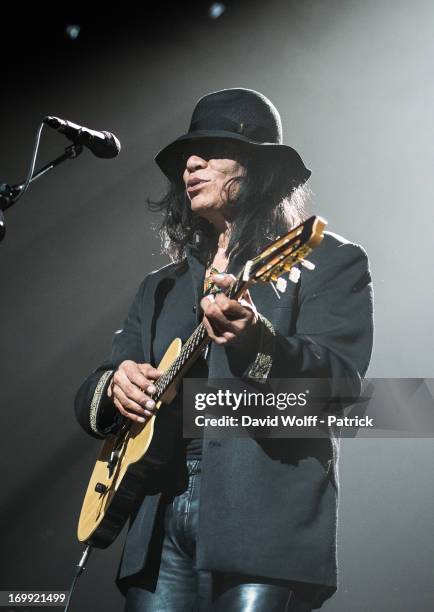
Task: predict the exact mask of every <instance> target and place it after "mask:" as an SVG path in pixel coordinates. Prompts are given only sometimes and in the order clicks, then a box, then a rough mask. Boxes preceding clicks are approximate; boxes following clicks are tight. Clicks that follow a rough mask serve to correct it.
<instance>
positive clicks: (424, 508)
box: [0, 0, 434, 612]
mask: <svg viewBox="0 0 434 612" xmlns="http://www.w3.org/2000/svg"><path fill="white" fill-rule="evenodd" d="M179 6H181V5H179ZM179 6H178V9H179ZM207 6H208V4H207V3H202V4H201V7H202V8H201V9H200V10H199V9H197V6H193V7H190V8H189V7H188V6H186V7H185V13H184V16H183V18H182V19H180V21H179V22H174V21H172V22H168V21H167V20H163V21H161V22H159V26H158V28H157V29H154V28H150V27H149V24H147V22H146V19H147V16H146V12H143V14H142V18H143V28H142V27H141V24H140V22H137V20H135V23H134V24H133V23H132V22H129V23H128V24H127V26H129V27H130V29H129V30H128V28H126V27H125V24H123V29H121V28H119V32H118V31H117V30H116V28H113V29H111V30H110V31H107V32H102V33H100V35H99V37H96V38H95V40H93V38H92V36H90V35H88V38H87V39H86V41H85V43H83V44H81V43H80V42H79V41H76V42H77V47H76V48H74V46H73V45H74V43H72V44H69V45H68V48H67V50H66V51H65V50H63V51H61V52H60V51H59V49H60V48H61V47H59V46H54V47H53V50H52V52H50V48H49V45H47V47H44V49H45V51H44V53H41V56H40V58H39V56H38V61H32V59H33V60H34V55H35V54H36V55H37V52H38V46H37V45H36V47H34V48H32V47H31V46H30V45H29V44H27V46H26V38H25V36H24V37H23V36H21V37H18V38H17V42H16V44H13V43H12V39H11V42H9V43H8V45H7V48H6V49H5V50H4V52H3V53H2V63H3V64H4V68H3V69H4V70H6V75H7V77H6V81H4V82H3V87H2V113H1V116H0V134H1V137H0V159H1V165H0V180H3V181H8V182H10V183H13V182H16V181H18V180H20V179H21V178H22V177H23V176H24V174H25V171H26V169H27V166H28V163H29V158H30V153H31V149H32V146H33V139H34V134H35V131H36V128H37V125H38V122H39V121H40V119H41V118H42V117H43V116H44V115H47V114H54V115H57V116H60V117H65V118H68V119H70V120H72V121H75V122H77V123H80V124H82V125H87V126H89V127H93V128H95V129H105V130H111V131H113V132H114V133H115V134H117V136H118V137H119V138H120V140H121V142H122V152H121V154H120V155H119V157H117V158H116V159H114V160H99V159H96V158H95V157H93V156H92V155H91V154H90V153H89V152H87V151H86V152H85V153H84V154H83V155H82V156H81V157H80V158H79V159H77V160H76V161H71V162H68V163H65V164H64V165H63V166H61V167H60V168H58V169H56V170H55V171H54V172H53V173H52V174H50V175H49V176H47V177H45V178H43V179H41V180H40V181H39V182H38V183H35V184H34V185H33V186H32V187H31V189H30V190H29V192H28V193H27V194H26V195H25V196H24V198H23V199H22V200H21V201H20V202H19V203H18V204H17V205H16V207H15V208H13V209H11V210H9V211H7V212H6V219H7V225H8V230H7V231H8V233H7V237H6V240H5V241H4V243H3V244H2V245H1V247H0V291H1V301H0V305H1V317H2V351H1V370H0V372H1V402H2V410H1V415H2V441H1V446H2V466H3V469H2V475H3V483H2V504H1V508H2V522H1V542H2V545H1V552H2V557H3V558H2V560H1V567H2V572H1V574H0V576H1V583H2V584H1V588H2V589H12V588H15V589H20V588H22V589H53V588H56V589H66V588H68V587H69V583H70V578H71V574H72V568H73V564H74V563H75V562H76V561H77V559H78V557H79V555H80V553H81V550H82V546H81V545H80V544H78V543H77V542H76V539H75V529H76V523H77V518H78V513H79V510H80V507H81V502H82V497H83V494H84V490H85V487H86V485H87V480H88V477H89V474H90V471H91V468H92V466H93V462H94V460H95V458H96V456H97V454H98V451H99V443H98V442H97V441H95V440H92V439H90V438H88V437H86V436H85V435H84V433H83V432H82V431H81V430H80V429H79V427H78V425H77V424H76V422H75V420H74V416H73V411H72V401H73V396H74V393H75V390H76V388H77V387H78V385H79V383H80V382H81V380H82V379H83V378H84V377H85V376H86V375H87V374H88V373H89V372H90V371H91V370H92V369H93V368H94V367H96V366H97V365H98V364H99V362H100V361H101V360H102V359H103V357H104V356H105V355H106V353H107V351H108V349H109V344H110V340H111V334H112V332H113V331H114V330H115V329H117V328H119V327H120V326H121V324H122V320H123V317H124V315H125V313H126V309H127V307H128V304H129V302H130V300H131V298H132V296H133V294H134V292H135V290H136V287H137V286H138V284H139V283H140V281H141V279H142V278H143V276H144V275H145V274H146V273H148V272H149V271H150V270H152V269H155V268H158V267H159V266H161V265H163V264H165V263H167V259H166V258H165V257H163V256H162V255H161V254H160V241H159V238H158V234H157V232H156V229H155V226H154V224H155V223H156V221H157V219H156V218H155V217H154V216H152V215H151V214H150V213H148V212H147V210H146V207H145V205H144V201H145V198H146V196H148V195H151V196H154V197H155V196H157V195H159V194H161V193H162V192H163V190H164V187H165V182H164V179H163V177H162V175H161V174H160V172H159V170H158V168H157V167H156V165H155V164H154V162H153V155H154V154H155V153H156V152H157V151H158V150H159V148H161V147H162V146H164V145H165V144H167V143H168V142H169V141H170V140H171V139H173V138H174V137H176V136H177V135H178V134H180V133H182V132H183V131H184V130H185V129H186V127H187V125H188V121H189V116H190V113H191V110H192V108H193V106H194V104H195V102H196V100H197V99H198V97H200V96H201V95H203V94H205V93H207V92H209V91H213V90H217V89H220V88H223V87H233V86H244V87H251V88H255V89H258V90H260V91H262V92H264V93H265V94H266V95H268V96H269V97H270V98H271V99H272V100H273V102H274V103H275V104H276V106H277V107H278V108H279V109H280V112H281V115H282V120H283V125H284V138H285V141H286V142H287V143H289V144H292V145H293V146H295V147H296V148H297V149H298V150H299V151H300V153H301V154H302V156H303V158H304V160H305V161H306V164H307V165H308V167H310V168H311V169H312V171H313V176H312V179H311V181H310V186H311V188H312V190H313V192H314V196H313V202H312V211H314V212H316V213H318V214H321V215H322V216H324V217H325V218H326V219H327V220H328V222H329V229H330V230H331V231H334V232H337V233H339V234H342V235H344V236H345V237H347V238H349V239H351V240H353V241H355V242H358V243H360V244H362V245H363V246H364V247H365V248H366V250H367V251H368V254H369V256H370V261H371V266H372V273H373V278H374V283H375V300H376V314H375V319H376V336H375V347H374V354H373V359H372V365H371V368H370V370H369V373H368V375H370V376H372V377H374V376H375V377H380V376H382V377H387V376H389V377H395V378H396V377H432V376H433V367H432V348H431V347H432V338H433V332H434V329H433V324H432V318H431V317H432V315H431V313H432V312H433V306H434V303H433V302H434V299H433V282H432V256H433V246H432V244H433V227H432V225H433V224H432V220H433V216H432V202H433V195H434V193H433V192H434V185H433V181H432V172H433V167H434V166H433V161H434V153H433V121H432V109H433V107H434V80H433V76H434V74H433V73H434V67H433V59H432V58H433V57H434V38H433V36H432V24H433V18H434V8H433V6H432V3H430V2H429V1H428V0H427V1H416V2H413V3H411V4H410V3H407V2H404V0H397V1H392V0H390V1H387V0H381V1H376V2H374V1H372V0H368V1H365V2H359V1H356V0H347V1H340V2H339V1H337V0H329V1H322V0H321V1H320V0H305V1H303V2H297V3H294V2H288V1H287V0H268V2H264V3H261V2H256V3H253V2H238V3H237V2H233V3H231V4H230V5H228V10H227V11H226V13H225V14H224V15H223V16H222V17H221V18H220V19H218V20H216V21H212V20H210V19H208V18H207V16H206V7H207ZM189 11H191V13H189ZM151 29H152V32H151ZM32 40H33V39H32ZM41 45H42V42H41ZM80 45H81V46H80ZM47 49H48V52H47ZM3 60H4V61H3ZM5 84H6V85H5ZM64 146H65V140H64V139H63V137H62V136H60V135H59V134H56V133H53V132H45V133H44V134H43V139H42V146H41V154H40V157H39V163H42V162H44V161H48V160H49V159H51V158H52V157H54V156H55V155H57V154H59V153H61V152H62V150H63V147H64ZM433 460H434V447H433V443H432V440H430V439H414V440H412V439H406V440H402V439H401V440H390V439H389V440H363V439H356V440H344V441H343V443H342V461H341V472H340V474H341V506H340V523H339V544H340V549H339V553H340V568H341V573H340V581H341V584H340V590H339V591H338V593H337V595H336V596H335V597H334V598H332V599H331V600H330V601H329V602H328V603H327V604H326V605H325V606H324V610H329V611H330V612H332V611H333V612H348V610H351V611H352V612H407V611H408V610H414V611H417V612H430V611H431V610H432V609H433V608H434V595H433V586H432V585H433V582H432V563H433V550H434V546H433V545H434V536H433V529H432V518H433V509H434V493H433V491H434V489H433V486H432V465H433ZM122 539H123V538H119V539H118V540H117V541H116V543H115V544H114V545H113V546H112V547H111V548H109V549H108V550H106V551H95V552H94V554H93V557H91V560H90V562H89V565H88V569H87V570H86V572H85V575H84V576H83V578H82V579H81V580H80V583H79V586H78V588H77V591H76V595H75V599H74V604H73V607H72V610H81V611H83V612H87V611H91V610H105V611H106V612H115V611H116V612H117V611H120V610H122V605H123V604H122V601H123V600H122V597H121V596H120V595H119V594H118V592H117V591H116V589H115V586H114V584H113V580H114V575H115V571H116V567H117V563H118V561H119V557H120V552H121V547H122Z"/></svg>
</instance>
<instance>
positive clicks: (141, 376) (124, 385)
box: [107, 360, 163, 423]
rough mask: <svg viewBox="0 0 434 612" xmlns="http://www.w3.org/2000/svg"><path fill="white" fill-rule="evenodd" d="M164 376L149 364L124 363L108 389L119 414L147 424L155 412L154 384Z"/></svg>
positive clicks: (128, 361)
mask: <svg viewBox="0 0 434 612" xmlns="http://www.w3.org/2000/svg"><path fill="white" fill-rule="evenodd" d="M162 374H163V371H162V370H157V369H156V368H153V367H152V366H151V364H149V363H136V362H135V361H130V360H127V361H123V362H122V363H121V364H120V366H119V367H118V369H117V370H116V372H115V373H114V376H113V378H112V382H111V384H110V385H109V387H108V389H107V395H108V397H109V398H110V399H111V400H112V401H113V403H114V405H115V406H116V408H117V409H118V410H119V412H120V413H121V414H122V415H123V416H124V417H126V418H127V419H130V420H131V421H136V422H137V423H145V422H146V421H147V420H149V419H150V417H151V416H152V415H153V414H154V412H155V402H154V400H153V399H152V398H151V395H152V394H153V393H155V385H154V384H153V383H154V381H155V380H157V378H159V377H160V376H161V375H162Z"/></svg>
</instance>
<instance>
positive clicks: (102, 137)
mask: <svg viewBox="0 0 434 612" xmlns="http://www.w3.org/2000/svg"><path fill="white" fill-rule="evenodd" d="M44 123H45V125H48V126H49V127H50V128H53V129H54V130H57V131H58V132H60V133H61V134H64V135H65V136H66V137H67V138H68V140H70V141H71V142H73V143H74V144H79V145H83V146H84V147H87V148H88V149H89V150H90V151H92V153H93V154H94V155H96V157H103V158H105V159H108V158H111V157H116V155H119V152H120V150H121V143H120V142H119V140H118V139H117V138H116V136H115V135H114V134H111V133H110V132H97V131H96V130H90V129H89V128H86V127H82V126H81V125H77V124H76V123H72V122H71V121H67V120H66V119H59V117H45V119H44Z"/></svg>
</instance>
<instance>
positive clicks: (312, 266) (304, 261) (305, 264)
mask: <svg viewBox="0 0 434 612" xmlns="http://www.w3.org/2000/svg"><path fill="white" fill-rule="evenodd" d="M301 265H302V266H303V267H304V268H306V270H310V271H312V270H315V264H313V263H312V262H311V261H308V260H307V259H302V260H301Z"/></svg>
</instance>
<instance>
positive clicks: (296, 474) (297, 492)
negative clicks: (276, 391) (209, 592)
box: [75, 233, 373, 607]
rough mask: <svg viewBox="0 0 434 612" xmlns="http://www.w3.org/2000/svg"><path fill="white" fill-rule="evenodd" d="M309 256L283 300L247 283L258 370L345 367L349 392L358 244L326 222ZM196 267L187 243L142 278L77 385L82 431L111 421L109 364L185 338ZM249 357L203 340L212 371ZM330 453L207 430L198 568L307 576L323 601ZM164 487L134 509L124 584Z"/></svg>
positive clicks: (363, 342) (328, 373) (369, 320)
mask: <svg viewBox="0 0 434 612" xmlns="http://www.w3.org/2000/svg"><path fill="white" fill-rule="evenodd" d="M309 259H310V261H312V262H313V263H314V264H315V265H316V267H315V270H314V271H307V270H305V269H302V270H301V276H300V280H299V282H298V283H297V284H294V283H292V282H288V285H287V289H286V291H285V292H284V293H282V294H281V298H280V300H279V299H278V298H277V296H276V294H275V292H274V291H273V290H272V288H271V287H270V285H256V286H254V287H252V288H251V295H252V298H253V301H254V302H255V305H256V307H257V309H258V311H259V312H260V313H261V314H262V315H264V316H265V317H266V318H267V319H268V321H270V322H271V323H272V326H273V328H274V329H273V328H271V329H270V327H267V326H265V325H263V334H262V338H261V347H258V351H259V352H261V351H264V352H265V354H266V355H267V356H268V357H270V358H271V359H268V360H267V359H266V360H265V363H266V374H265V376H268V377H273V378H285V377H299V378H302V377H311V378H314V377H327V378H330V379H332V380H342V379H348V381H349V385H350V386H351V388H352V394H353V396H354V395H357V394H358V393H359V392H360V384H361V378H362V377H363V376H364V374H365V372H366V369H367V367H368V364H369V360H370V355H371V350H372V337H373V301H372V285H371V278H370V273H369V266H368V260H367V257H366V254H365V252H364V250H363V249H362V248H361V247H359V246H357V245H354V244H352V243H349V242H348V241H346V240H344V239H342V238H341V237H339V236H336V235H333V234H330V233H326V235H325V238H324V240H323V242H322V243H321V245H320V246H319V247H318V248H317V249H315V250H314V251H313V253H312V254H311V255H310V257H309ZM237 265H238V267H239V263H238V264H237V262H233V264H232V268H231V269H232V271H236V269H237ZM203 277H204V266H203V265H202V264H201V263H200V261H199V259H198V258H197V257H196V256H195V252H194V249H193V248H192V247H191V248H190V249H189V251H188V256H187V260H186V261H185V262H184V264H183V265H175V264H170V265H168V266H166V267H164V268H162V269H160V270H158V271H156V272H153V273H151V274H149V275H148V276H147V277H146V278H145V279H144V281H143V282H142V284H141V286H140V288H139V290H138V293H137V295H136V297H135V300H134V302H133V304H132V306H131V309H130V311H129V314H128V317H127V319H126V320H125V324H124V327H123V331H122V332H121V333H118V334H116V335H115V337H114V341H113V347H112V352H111V355H110V357H109V359H108V360H107V361H106V362H105V363H103V364H102V365H101V366H100V367H99V368H98V369H97V370H96V371H95V372H93V373H92V374H91V375H90V376H89V377H88V378H87V379H86V381H85V382H84V383H83V385H82V386H81V388H80V390H79V391H78V394H77V398H76V403H75V408H76V415H77V418H78V421H79V422H80V424H81V425H82V427H83V428H84V429H85V430H86V431H87V432H88V433H89V434H90V435H93V436H95V437H100V438H101V437H104V435H106V434H107V432H109V431H111V430H112V428H113V418H114V415H115V414H116V411H115V410H114V409H113V407H112V405H111V403H110V402H109V401H108V400H107V399H106V396H105V389H106V387H107V384H108V381H109V377H110V375H109V372H110V371H112V370H114V369H115V368H116V367H117V366H118V365H119V364H120V363H121V362H122V361H123V360H125V359H132V360H135V361H137V362H141V363H143V362H151V363H152V364H154V365H156V364H158V362H159V360H160V359H161V358H162V356H163V354H164V352H165V350H166V348H167V346H168V345H169V343H170V342H171V341H172V339H173V338H174V337H177V336H179V337H181V339H182V340H186V339H187V338H188V336H189V335H190V333H191V332H192V331H193V329H194V327H195V326H196V325H197V324H198V322H199V318H200V314H199V313H200V309H199V301H200V298H201V288H202V286H203ZM264 347H265V348H264ZM255 364H256V365H257V364H258V359H257V355H256V354H253V355H252V354H251V353H249V354H246V353H243V351H242V349H240V348H238V349H233V348H231V347H230V346H229V347H221V346H218V345H216V344H214V343H213V344H212V345H211V348H210V354H209V377H210V378H220V379H221V378H231V377H234V376H235V375H240V374H242V375H253V376H254V375H255ZM252 373H253V374H252ZM256 373H257V370H256ZM262 373H263V370H262ZM177 401H178V402H179V401H180V400H179V398H178V400H177ZM337 459H338V441H337V440H336V438H335V437H334V436H333V435H330V437H329V438H326V439H309V440H301V439H298V440H297V439H290V440H276V439H275V440H272V441H266V440H255V439H252V438H243V439H231V440H210V439H208V438H207V437H206V436H205V437H204V441H203V456H202V479H201V491H200V515H199V527H198V539H197V550H196V556H197V559H196V565H197V568H198V569H199V570H210V571H221V572H234V573H241V574H251V575H257V576H264V577H271V578H275V579H283V580H290V581H296V582H298V583H306V584H310V585H314V588H315V589H316V604H315V605H316V606H318V607H319V606H320V605H321V604H322V602H323V601H324V600H325V599H326V598H327V597H330V595H331V594H332V593H333V592H334V591H335V590H336V584H337V561H336V526H337V497H338V479H337ZM178 463H179V462H178ZM160 497H161V495H160V494H159V493H156V494H155V495H149V496H146V497H145V498H144V500H143V502H142V504H141V506H140V507H139V509H138V511H137V513H135V515H134V516H133V517H132V519H131V521H130V528H129V532H128V535H127V539H126V543H125V549H124V554H123V558H122V562H121V566H120V571H119V576H118V584H119V587H120V588H121V589H125V588H126V587H125V585H127V584H128V583H129V580H130V579H131V577H134V576H137V575H140V573H141V572H143V568H144V567H145V564H146V560H147V555H148V549H149V543H150V541H151V536H152V532H153V525H154V521H155V517H156V516H157V508H158V504H159V502H160Z"/></svg>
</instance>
